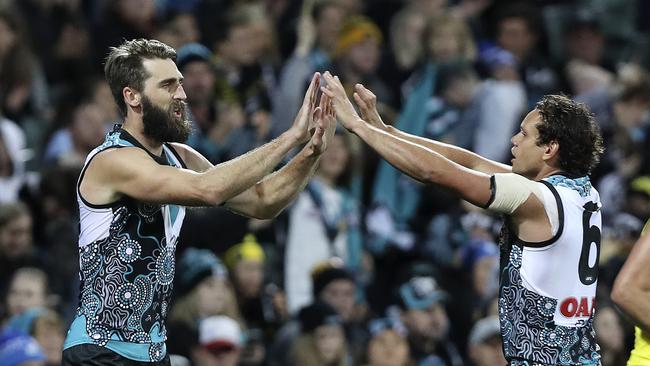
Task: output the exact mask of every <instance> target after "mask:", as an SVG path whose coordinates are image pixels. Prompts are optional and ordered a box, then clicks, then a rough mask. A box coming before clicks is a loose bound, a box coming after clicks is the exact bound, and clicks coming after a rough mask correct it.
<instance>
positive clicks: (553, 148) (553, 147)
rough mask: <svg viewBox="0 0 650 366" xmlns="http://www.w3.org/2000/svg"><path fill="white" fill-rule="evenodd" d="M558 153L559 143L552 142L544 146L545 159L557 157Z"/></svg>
mask: <svg viewBox="0 0 650 366" xmlns="http://www.w3.org/2000/svg"><path fill="white" fill-rule="evenodd" d="M559 152H560V143H559V142H557V141H555V140H552V141H551V142H549V143H548V144H546V148H545V149H544V155H545V156H546V157H547V159H551V158H553V157H555V156H558V154H559Z"/></svg>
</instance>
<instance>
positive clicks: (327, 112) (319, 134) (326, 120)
mask: <svg viewBox="0 0 650 366" xmlns="http://www.w3.org/2000/svg"><path fill="white" fill-rule="evenodd" d="M313 119H314V127H315V130H314V134H313V135H312V136H311V140H309V145H310V146H311V148H312V151H313V152H314V154H315V155H320V154H322V153H323V152H324V151H325V150H327V145H328V143H329V141H331V140H332V136H334V131H335V130H336V112H335V111H334V106H333V105H332V99H331V98H330V97H329V96H327V95H325V94H321V97H320V103H319V105H318V107H317V108H316V109H315V110H314V118H313Z"/></svg>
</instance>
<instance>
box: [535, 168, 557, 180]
mask: <svg viewBox="0 0 650 366" xmlns="http://www.w3.org/2000/svg"><path fill="white" fill-rule="evenodd" d="M561 172H562V169H560V168H556V167H552V166H548V165H547V166H545V167H544V168H542V170H540V172H539V173H538V174H537V176H536V177H535V178H533V180H535V181H540V180H542V179H544V178H546V177H550V176H551V175H554V174H557V173H561Z"/></svg>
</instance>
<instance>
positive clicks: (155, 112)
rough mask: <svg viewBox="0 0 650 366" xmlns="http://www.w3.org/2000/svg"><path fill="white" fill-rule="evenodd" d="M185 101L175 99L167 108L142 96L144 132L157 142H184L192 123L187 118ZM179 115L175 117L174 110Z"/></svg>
mask: <svg viewBox="0 0 650 366" xmlns="http://www.w3.org/2000/svg"><path fill="white" fill-rule="evenodd" d="M185 106H186V104H185V102H182V101H179V100H175V101H173V102H172V103H171V104H170V105H169V108H168V109H167V110H164V109H162V108H160V107H158V106H156V105H154V104H153V103H152V102H151V100H150V99H149V98H147V97H143V98H142V123H143V125H144V134H145V135H147V137H149V138H151V139H154V140H155V141H159V142H185V141H186V140H187V137H188V136H189V135H190V132H191V131H192V123H191V122H190V121H189V119H187V116H186V112H185ZM177 109H179V110H180V111H181V116H180V117H176V116H175V115H174V110H177Z"/></svg>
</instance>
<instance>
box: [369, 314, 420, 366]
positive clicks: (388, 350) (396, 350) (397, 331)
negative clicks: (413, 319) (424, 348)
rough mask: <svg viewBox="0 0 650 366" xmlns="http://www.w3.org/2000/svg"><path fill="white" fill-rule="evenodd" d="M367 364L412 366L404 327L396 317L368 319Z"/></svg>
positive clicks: (371, 365)
mask: <svg viewBox="0 0 650 366" xmlns="http://www.w3.org/2000/svg"><path fill="white" fill-rule="evenodd" d="M369 329H370V341H369V342H368V353H367V358H368V363H367V366H414V365H415V363H414V362H413V360H412V359H411V355H410V349H409V344H408V340H407V339H406V337H407V335H406V328H405V327H404V325H403V324H402V323H401V322H400V321H399V318H397V317H390V316H389V317H387V318H378V319H374V320H371V321H370V325H369Z"/></svg>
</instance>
